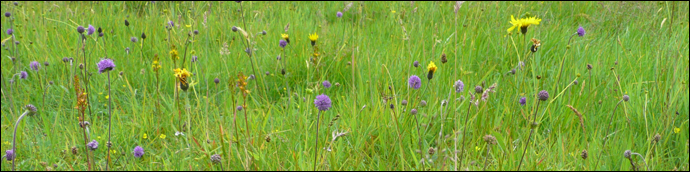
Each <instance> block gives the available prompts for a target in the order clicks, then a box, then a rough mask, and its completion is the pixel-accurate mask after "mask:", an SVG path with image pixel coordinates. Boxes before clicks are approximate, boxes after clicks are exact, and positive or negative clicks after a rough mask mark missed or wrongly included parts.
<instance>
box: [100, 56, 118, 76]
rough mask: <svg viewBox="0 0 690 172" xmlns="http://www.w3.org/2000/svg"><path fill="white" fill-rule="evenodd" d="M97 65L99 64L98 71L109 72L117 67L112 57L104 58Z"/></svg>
mask: <svg viewBox="0 0 690 172" xmlns="http://www.w3.org/2000/svg"><path fill="white" fill-rule="evenodd" d="M96 65H97V66H98V73H103V72H108V71H110V70H113V69H114V68H115V63H114V62H113V60H110V59H103V60H101V61H100V62H98V64H96Z"/></svg>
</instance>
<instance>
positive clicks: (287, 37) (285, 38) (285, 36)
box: [280, 33, 290, 44]
mask: <svg viewBox="0 0 690 172" xmlns="http://www.w3.org/2000/svg"><path fill="white" fill-rule="evenodd" d="M280 37H283V39H284V40H285V41H287V43H288V44H289V43H290V36H289V35H288V34H287V33H284V34H280Z"/></svg>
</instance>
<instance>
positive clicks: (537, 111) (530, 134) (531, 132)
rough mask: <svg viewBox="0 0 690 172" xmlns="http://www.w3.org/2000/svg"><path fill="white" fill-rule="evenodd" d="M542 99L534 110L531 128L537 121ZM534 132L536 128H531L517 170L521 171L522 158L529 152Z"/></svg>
mask: <svg viewBox="0 0 690 172" xmlns="http://www.w3.org/2000/svg"><path fill="white" fill-rule="evenodd" d="M540 102H541V101H537V110H536V111H534V117H533V118H532V123H530V124H529V125H530V128H531V127H532V124H534V122H536V121H537V113H539V103H540ZM533 133H534V128H532V129H530V130H529V137H527V144H526V145H525V150H524V151H522V158H520V164H518V169H517V171H520V167H521V166H522V160H524V159H525V153H527V147H529V141H530V139H532V134H533Z"/></svg>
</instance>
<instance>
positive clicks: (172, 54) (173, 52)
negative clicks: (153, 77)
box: [170, 47, 180, 60]
mask: <svg viewBox="0 0 690 172" xmlns="http://www.w3.org/2000/svg"><path fill="white" fill-rule="evenodd" d="M170 58H172V59H173V60H177V59H180V56H178V53H177V49H175V47H173V49H172V50H170Z"/></svg>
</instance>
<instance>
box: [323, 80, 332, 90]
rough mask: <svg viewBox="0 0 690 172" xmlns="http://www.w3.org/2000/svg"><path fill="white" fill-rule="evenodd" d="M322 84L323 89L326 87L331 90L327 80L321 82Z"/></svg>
mask: <svg viewBox="0 0 690 172" xmlns="http://www.w3.org/2000/svg"><path fill="white" fill-rule="evenodd" d="M322 84H323V87H326V88H331V82H328V80H326V81H323V83H322Z"/></svg>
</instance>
